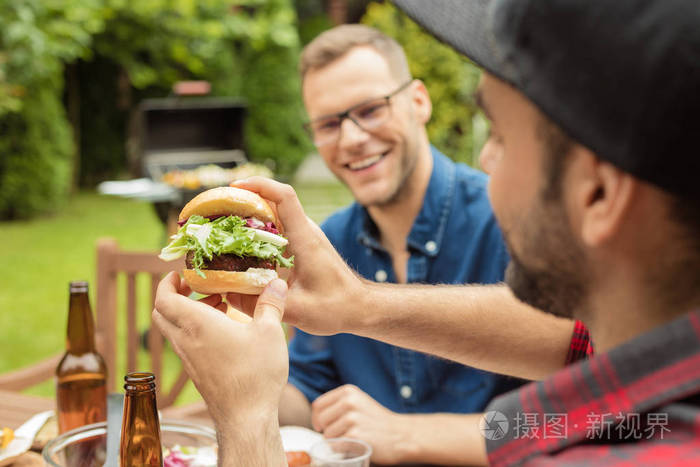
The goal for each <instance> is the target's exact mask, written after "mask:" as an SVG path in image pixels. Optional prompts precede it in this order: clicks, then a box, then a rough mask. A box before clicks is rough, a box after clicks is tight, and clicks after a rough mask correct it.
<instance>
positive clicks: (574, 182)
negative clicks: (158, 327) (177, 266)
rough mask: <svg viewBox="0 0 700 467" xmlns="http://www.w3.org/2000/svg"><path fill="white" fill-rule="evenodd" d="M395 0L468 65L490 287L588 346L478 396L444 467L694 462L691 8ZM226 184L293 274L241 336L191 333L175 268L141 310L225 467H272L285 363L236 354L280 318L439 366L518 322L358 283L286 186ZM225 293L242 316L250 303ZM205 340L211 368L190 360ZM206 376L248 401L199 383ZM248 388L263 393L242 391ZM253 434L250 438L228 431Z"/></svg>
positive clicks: (203, 318) (642, 3)
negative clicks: (485, 186) (481, 115)
mask: <svg viewBox="0 0 700 467" xmlns="http://www.w3.org/2000/svg"><path fill="white" fill-rule="evenodd" d="M397 3H398V4H399V5H400V6H402V7H403V8H405V9H406V10H407V12H408V13H409V14H410V15H412V16H414V17H415V18H416V19H417V20H418V21H419V22H421V23H422V24H424V25H425V26H426V28H428V29H429V30H431V31H432V32H433V33H434V34H435V35H437V36H438V37H440V38H442V39H443V40H445V41H446V42H448V43H449V44H451V45H452V46H453V47H455V48H456V49H458V50H459V51H461V52H463V53H464V54H466V55H467V56H469V57H470V58H472V59H473V60H474V61H475V62H476V63H478V64H480V65H481V66H483V67H484V69H485V70H486V73H485V74H484V76H483V79H482V83H481V86H480V93H479V99H480V101H481V103H482V106H483V107H484V109H485V110H486V112H487V114H488V115H489V118H490V119H491V121H492V134H491V136H490V138H489V140H488V143H487V144H486V146H485V147H484V148H483V151H482V159H483V163H484V165H485V166H486V167H488V168H489V172H490V174H491V179H490V184H489V194H490V197H491V200H492V203H493V207H494V211H495V213H496V217H497V219H498V222H499V224H500V225H501V226H502V228H503V232H504V236H505V238H506V240H507V243H508V248H509V250H510V252H511V258H512V262H511V263H510V265H509V267H508V271H507V273H506V280H507V283H508V285H509V286H510V287H511V288H512V290H513V292H514V293H515V295H516V296H517V297H519V298H520V299H521V300H525V301H527V302H529V303H531V304H533V305H536V306H538V307H541V308H543V309H544V310H546V311H548V312H550V313H552V314H556V315H566V316H570V315H572V316H574V317H576V318H580V319H582V320H583V321H584V322H585V323H586V325H587V326H588V328H589V329H591V333H592V335H593V338H594V339H595V342H596V347H597V355H596V356H595V357H593V358H590V359H588V360H586V361H583V362H579V363H577V364H573V365H570V366H569V367H567V368H564V369H562V370H560V371H558V372H556V373H555V374H554V375H552V376H551V377H549V378H548V379H546V380H545V381H542V382H536V383H531V384H528V385H527V386H524V387H523V388H521V389H518V390H516V391H513V392H511V393H508V394H506V395H503V396H500V397H498V398H496V399H495V400H494V401H493V402H492V403H491V404H490V405H489V407H488V408H487V409H486V410H487V413H486V414H485V415H486V416H485V417H484V418H483V419H482V422H483V423H482V424H481V429H480V427H479V419H480V418H479V417H476V416H475V417H472V421H473V422H474V423H473V425H472V426H471V428H470V427H469V426H467V424H465V425H463V429H462V430H461V431H460V432H459V433H458V434H457V436H459V437H461V439H462V441H463V444H462V453H463V458H462V462H461V463H465V464H487V463H490V464H491V465H498V466H510V465H619V466H623V465H625V466H626V465H700V436H698V433H700V287H699V286H698V284H700V184H698V183H697V180H696V178H697V173H698V171H700V158H698V157H697V134H698V132H697V130H698V128H700V93H698V92H697V88H698V83H700V9H698V8H697V2H696V1H695V0H665V1H663V2H659V1H656V0H629V1H625V2H610V1H604V0H600V1H598V0H550V1H546V2H542V1H538V0H496V1H493V2H489V1H487V0H440V1H438V0H435V1H430V0H397ZM240 186H243V187H246V188H248V189H252V190H254V191H257V192H259V193H261V195H262V196H264V197H266V198H268V199H270V200H272V201H274V202H275V203H277V205H278V210H279V213H280V217H281V220H282V222H283V224H284V225H285V227H286V229H287V230H286V232H287V234H288V235H289V238H290V244H293V245H294V253H295V254H296V255H297V256H296V258H297V259H298V265H299V266H298V268H297V269H296V270H295V272H294V277H293V280H292V281H291V283H290V284H291V285H290V288H289V293H288V295H286V294H285V290H286V289H284V285H283V284H280V287H281V288H282V289H283V290H282V291H281V292H275V290H276V288H275V287H268V289H267V290H266V292H265V293H264V294H263V295H262V296H261V297H260V299H259V301H258V304H257V308H255V316H256V319H255V320H254V323H255V324H254V325H253V326H250V327H248V328H244V327H242V326H237V325H234V323H231V324H230V325H228V326H229V327H230V328H231V329H230V331H231V333H235V334H236V336H237V337H240V339H229V340H228V341H224V339H219V341H217V342H209V340H210V337H212V336H216V335H217V333H218V327H217V326H216V324H217V323H218V322H219V321H222V320H221V317H220V314H219V313H217V312H216V311H215V310H213V308H211V307H210V306H205V305H202V304H197V303H195V302H192V301H191V300H187V299H186V298H185V297H183V296H182V293H186V290H183V289H182V285H181V284H179V281H178V280H177V278H176V277H175V276H174V275H171V276H169V278H168V279H167V280H166V281H164V282H163V283H162V284H161V287H160V290H159V294H158V297H159V300H158V303H157V304H156V308H157V310H158V311H156V312H155V314H154V315H155V318H156V320H157V321H158V322H159V323H162V327H163V329H164V330H165V331H166V333H167V334H168V337H169V338H170V339H171V341H174V342H175V344H176V348H177V349H178V352H179V353H180V355H181V356H182V357H183V359H184V360H185V361H186V362H189V363H188V364H190V366H191V367H193V371H196V374H195V377H193V379H195V381H196V383H197V384H198V387H200V388H201V390H202V391H203V395H204V397H205V399H206V400H207V401H208V402H209V404H210V408H211V407H213V409H211V410H212V415H213V416H214V418H215V419H216V420H217V426H218V427H220V437H221V439H222V442H221V443H220V446H223V447H224V449H225V451H226V452H227V455H226V456H225V459H234V458H233V457H230V456H229V455H228V453H232V452H235V453H237V454H247V456H248V457H246V459H249V460H251V463H250V465H282V464H281V463H279V461H278V459H279V457H280V443H279V434H278V433H277V432H276V422H277V418H276V417H277V415H278V414H277V410H276V408H274V406H275V403H276V402H277V398H278V397H279V395H280V394H281V393H282V391H283V389H282V384H283V375H284V373H285V372H284V370H285V369H286V355H277V354H276V353H274V354H270V353H267V354H265V356H264V358H259V357H257V356H256V355H257V354H256V350H257V349H254V350H250V349H248V345H250V342H251V341H254V340H255V339H262V338H267V339H268V340H269V341H270V342H272V343H274V344H275V345H279V344H281V343H282V342H281V336H280V335H279V328H278V326H276V325H277V324H278V321H279V319H280V318H281V314H282V312H284V319H285V321H287V322H289V323H292V324H294V325H297V326H300V327H302V328H303V329H306V330H307V331H310V332H314V333H317V334H333V333H337V332H351V333H354V334H357V335H361V336H366V337H372V338H376V339H380V340H383V341H386V342H390V343H392V344H395V345H400V346H405V347H409V348H413V349H417V350H422V351H426V352H431V353H433V354H435V355H440V356H443V357H447V358H452V359H454V360H457V361H473V359H474V355H473V354H472V355H471V356H470V357H469V358H464V357H465V350H464V349H468V348H469V347H470V343H471V342H472V341H473V340H474V339H475V336H476V338H477V340H478V339H479V336H481V335H483V334H484V333H487V334H489V333H490V335H491V336H492V338H493V341H494V342H502V341H503V340H502V338H503V336H504V335H506V334H508V332H510V330H511V329H512V328H520V329H521V330H527V329H528V327H527V326H528V324H529V323H528V322H524V321H519V320H518V319H517V318H512V319H511V322H509V323H508V322H503V321H499V322H498V324H499V326H496V327H489V326H488V323H487V322H486V321H485V322H484V323H486V324H485V325H484V326H481V324H483V323H482V322H480V321H479V320H478V316H474V315H473V314H471V313H469V312H468V311H465V310H469V308H470V301H471V298H470V296H471V290H470V289H471V288H469V287H464V286H452V287H448V286H443V287H435V286H432V287H431V286H423V287H417V286H407V285H406V286H396V285H394V286H390V285H386V284H384V285H381V284H371V283H368V282H366V281H363V280H361V279H359V278H358V277H356V276H355V275H354V274H353V273H352V271H350V270H349V269H348V268H347V267H346V266H345V265H344V264H343V262H342V261H341V259H340V258H339V257H338V256H337V255H336V254H335V253H334V251H333V249H332V248H331V246H330V244H329V242H328V241H327V240H326V239H325V238H324V237H323V235H322V234H321V232H319V231H318V229H317V227H316V226H315V225H313V223H312V222H310V221H309V220H308V219H306V218H305V217H304V215H303V210H302V208H301V205H300V204H299V201H298V199H297V198H296V196H295V194H294V192H293V190H292V189H291V188H290V187H288V186H284V185H281V184H278V183H275V182H273V181H270V180H261V179H253V180H249V181H247V182H244V183H241V184H240ZM229 299H230V300H231V301H233V302H234V303H236V304H237V305H239V306H241V307H244V308H246V309H248V311H249V312H250V311H251V307H250V305H252V303H250V301H246V300H244V299H242V298H241V297H236V296H230V297H229ZM497 316H498V315H497ZM555 334H556V333H555ZM544 340H545V341H546V338H545V339H544ZM225 342H226V343H225ZM543 343H544V342H543ZM265 347H266V346H265ZM212 349H215V350H221V352H219V354H220V356H219V357H218V358H217V360H216V361H215V362H202V361H201V360H202V355H204V354H207V353H209V355H211V354H212V353H211V352H210V351H211V350H212ZM246 350H247V351H246ZM499 350H500V349H498V348H487V349H485V350H484V355H486V354H488V353H489V352H491V353H495V352H498V351H499ZM523 351H525V352H527V349H523ZM469 353H470V352H468V351H467V352H466V354H469ZM230 355H237V356H238V358H237V359H235V360H233V359H232V358H231V357H230ZM511 356H512V358H518V355H517V353H516V352H513V353H512V355H511ZM241 357H243V358H241ZM245 357H251V358H254V361H253V363H254V364H255V377H253V376H251V375H250V373H251V372H252V367H253V364H251V363H249V362H247V361H246V358H245ZM531 357H532V358H533V364H534V360H535V358H537V356H534V355H531ZM195 362H197V363H199V365H198V366H197V365H195V364H194V363H195ZM221 365H223V366H225V368H226V369H227V372H226V373H227V374H228V373H231V374H234V375H237V377H236V378H237V379H239V380H240V381H238V384H239V385H241V384H244V385H245V386H244V387H245V388H247V389H248V391H246V392H245V393H242V394H237V393H236V392H235V391H232V390H229V391H226V390H222V389H221V386H220V385H215V384H212V383H211V382H210V381H209V378H208V377H209V376H212V375H215V374H217V371H219V368H220V366H221ZM261 373H263V374H264V375H266V376H267V378H261V377H260V376H259V375H260V374H261ZM271 386H272V389H270V387H271ZM255 391H261V394H262V395H261V396H259V397H258V398H251V397H250V396H249V392H255ZM251 399H252V400H251ZM251 404H252V406H251ZM227 414H234V415H227ZM229 418H232V420H230V419H229ZM251 428H252V429H254V430H255V433H257V434H259V435H260V437H259V438H256V439H255V440H253V439H251V437H250V436H248V437H246V436H239V433H241V432H244V429H245V430H250V429H251ZM230 462H231V464H230V465H233V460H231V461H230Z"/></svg>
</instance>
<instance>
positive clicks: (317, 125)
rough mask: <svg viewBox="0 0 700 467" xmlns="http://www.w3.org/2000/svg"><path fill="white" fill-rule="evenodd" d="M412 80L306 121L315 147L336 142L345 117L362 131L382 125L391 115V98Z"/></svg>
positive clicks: (306, 126)
mask: <svg viewBox="0 0 700 467" xmlns="http://www.w3.org/2000/svg"><path fill="white" fill-rule="evenodd" d="M412 82H413V80H409V81H407V82H405V83H404V84H402V85H401V86H399V87H398V89H396V90H395V91H393V92H391V93H389V94H387V95H386V96H382V97H377V98H375V99H370V100H368V101H365V102H361V103H359V104H357V105H354V106H352V107H350V108H349V109H347V110H346V111H345V112H339V113H337V114H334V115H329V116H326V117H321V118H317V119H316V120H312V121H311V122H309V123H306V124H305V125H304V127H305V128H306V129H307V131H309V133H311V137H312V139H313V141H314V144H315V145H316V147H322V146H327V145H329V144H333V143H335V142H337V141H338V138H340V131H341V128H342V126H343V120H345V119H346V118H347V119H350V120H351V121H352V122H353V123H354V124H355V125H357V126H358V127H360V128H361V129H363V130H364V131H369V130H373V129H375V128H378V127H380V126H381V125H384V124H385V123H386V122H387V121H388V120H389V118H390V117H391V98H392V97H394V96H395V95H396V94H398V93H400V92H401V91H403V90H404V89H406V88H407V87H408V85H409V84H411V83H412Z"/></svg>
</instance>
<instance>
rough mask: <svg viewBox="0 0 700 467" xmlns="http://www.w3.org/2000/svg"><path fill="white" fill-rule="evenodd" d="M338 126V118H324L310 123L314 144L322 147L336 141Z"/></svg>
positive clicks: (339, 123) (339, 122) (339, 121)
mask: <svg viewBox="0 0 700 467" xmlns="http://www.w3.org/2000/svg"><path fill="white" fill-rule="evenodd" d="M340 125H341V120H340V118H338V117H330V118H324V119H323V120H316V121H314V122H311V123H310V124H309V127H310V128H311V133H312V134H313V139H314V144H315V145H316V146H323V145H326V144H329V143H331V142H333V141H335V140H336V139H338V135H340Z"/></svg>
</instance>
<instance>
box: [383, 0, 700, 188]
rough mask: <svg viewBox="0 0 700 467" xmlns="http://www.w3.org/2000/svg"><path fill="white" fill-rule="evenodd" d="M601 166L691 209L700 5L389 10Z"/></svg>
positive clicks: (645, 1)
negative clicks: (520, 100)
mask: <svg viewBox="0 0 700 467" xmlns="http://www.w3.org/2000/svg"><path fill="white" fill-rule="evenodd" d="M394 1H395V3H396V4H397V5H398V6H399V7H400V8H401V9H403V10H404V11H405V12H406V13H407V14H408V15H409V16H410V17H411V18H413V19H414V20H416V21H417V22H418V23H419V24H421V25H422V26H423V27H425V28H426V29H427V30H428V31H429V32H431V33H432V34H433V35H435V36H436V37H437V38H438V39H440V40H442V41H443V42H445V43H447V44H448V45H450V46H452V47H453V48H454V49H456V50H457V51H458V52H460V53H462V54H464V55H466V56H467V57H469V58H470V59H471V60H473V61H474V62H475V63H477V64H478V65H480V66H481V67H483V68H484V69H485V70H486V71H488V72H489V73H491V74H493V75H495V76H497V77H499V78H500V79H502V80H504V81H506V82H508V83H510V84H511V85H512V86H514V87H515V88H516V89H518V90H519V91H520V92H522V93H523V94H524V95H525V96H527V97H528V98H529V99H530V100H531V101H532V102H533V103H534V104H535V105H537V106H538V107H539V109H540V110H541V111H542V112H543V113H544V114H545V115H547V116H548V117H549V118H550V119H551V120H552V121H554V122H555V123H556V124H557V125H559V126H560V127H561V128H562V129H563V130H564V131H565V132H566V133H567V134H568V135H569V136H570V137H572V138H574V139H575V140H577V141H578V142H579V143H581V144H583V145H584V146H586V147H588V148H590V149H591V150H592V151H593V152H595V153H596V154H597V155H598V157H600V158H601V159H604V160H607V161H608V162H610V163H612V164H614V165H615V166H617V167H619V168H620V169H622V170H624V171H626V172H628V173H630V174H632V175H634V176H636V177H638V178H640V179H642V180H646V181H648V182H650V183H653V184H655V185H657V186H659V187H661V188H662V189H664V190H665V191H668V192H670V193H674V194H678V195H683V196H690V197H692V198H697V197H700V179H699V177H700V2H699V1H698V0H617V1H615V0H394Z"/></svg>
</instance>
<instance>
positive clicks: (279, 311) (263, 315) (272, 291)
mask: <svg viewBox="0 0 700 467" xmlns="http://www.w3.org/2000/svg"><path fill="white" fill-rule="evenodd" d="M286 300H287V283H286V282H285V281H283V280H281V279H274V280H273V281H271V282H270V283H269V284H267V287H265V290H263V293H262V294H260V297H258V303H257V305H256V306H255V312H254V314H253V320H254V321H258V322H259V321H268V320H274V321H276V322H277V323H279V322H280V321H282V316H283V315H284V305H285V301H286Z"/></svg>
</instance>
